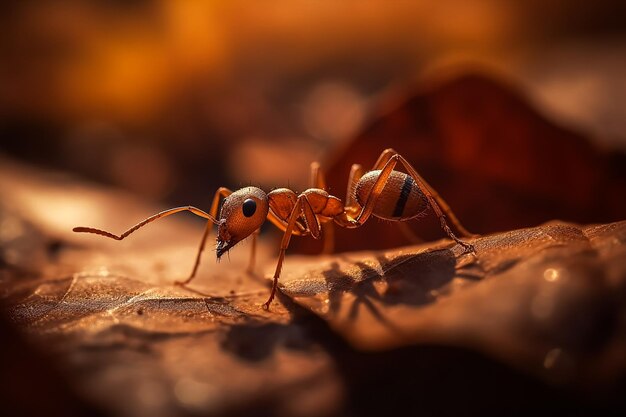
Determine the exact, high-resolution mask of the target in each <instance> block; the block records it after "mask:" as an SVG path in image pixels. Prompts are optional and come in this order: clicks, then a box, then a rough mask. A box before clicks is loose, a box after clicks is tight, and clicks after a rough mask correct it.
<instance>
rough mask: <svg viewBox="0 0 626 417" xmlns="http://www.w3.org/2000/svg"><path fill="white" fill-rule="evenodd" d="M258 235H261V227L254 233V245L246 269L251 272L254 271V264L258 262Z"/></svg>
mask: <svg viewBox="0 0 626 417" xmlns="http://www.w3.org/2000/svg"><path fill="white" fill-rule="evenodd" d="M258 235H259V229H257V230H256V231H254V232H253V233H252V246H251V248H250V259H249V261H248V268H247V269H246V272H248V273H249V274H253V273H254V264H255V263H256V239H257V236H258Z"/></svg>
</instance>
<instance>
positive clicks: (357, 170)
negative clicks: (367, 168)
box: [345, 164, 364, 211]
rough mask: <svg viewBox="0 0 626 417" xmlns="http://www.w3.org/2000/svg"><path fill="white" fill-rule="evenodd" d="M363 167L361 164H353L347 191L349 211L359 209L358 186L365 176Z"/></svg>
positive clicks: (346, 205)
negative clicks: (357, 200) (356, 191)
mask: <svg viewBox="0 0 626 417" xmlns="http://www.w3.org/2000/svg"><path fill="white" fill-rule="evenodd" d="M363 174H364V172H363V167H362V166H361V165H359V164H353V165H352V168H350V175H349V176H348V188H347V189H346V200H345V201H346V204H345V207H346V208H347V209H350V210H351V211H352V210H357V209H358V208H359V206H358V204H357V202H356V193H355V190H356V185H357V184H358V183H359V180H360V179H361V177H362V176H363Z"/></svg>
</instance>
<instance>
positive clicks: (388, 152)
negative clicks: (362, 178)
mask: <svg viewBox="0 0 626 417" xmlns="http://www.w3.org/2000/svg"><path fill="white" fill-rule="evenodd" d="M397 153H398V152H396V150H395V149H393V148H387V149H385V150H384V151H382V152H381V153H380V156H379V157H378V159H377V160H376V163H375V164H374V166H373V167H372V169H371V170H372V171H375V170H377V169H381V168H382V167H384V166H385V165H386V164H387V162H389V160H390V159H391V157H392V156H394V155H396V154H397Z"/></svg>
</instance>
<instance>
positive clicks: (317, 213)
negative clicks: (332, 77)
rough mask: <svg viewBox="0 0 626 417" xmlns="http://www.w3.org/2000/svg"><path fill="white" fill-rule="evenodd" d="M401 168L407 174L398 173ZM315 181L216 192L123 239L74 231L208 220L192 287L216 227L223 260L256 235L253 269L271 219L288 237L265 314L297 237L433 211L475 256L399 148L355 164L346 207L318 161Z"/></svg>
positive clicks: (457, 224)
mask: <svg viewBox="0 0 626 417" xmlns="http://www.w3.org/2000/svg"><path fill="white" fill-rule="evenodd" d="M398 163H400V164H401V165H402V167H403V168H404V169H405V170H406V171H407V173H404V172H400V171H395V170H394V168H395V166H396V165H397V164H398ZM311 180H312V186H313V188H309V189H308V190H306V191H304V192H302V193H300V194H299V195H298V194H296V193H295V192H294V191H292V190H290V189H288V188H278V189H275V190H272V191H270V192H269V193H265V192H264V191H263V190H261V189H260V188H257V187H244V188H241V189H239V190H237V191H234V192H233V191H231V190H229V189H228V188H224V187H221V188H219V189H218V190H217V191H216V193H215V196H214V197H213V202H212V203H211V209H210V211H209V212H208V213H206V212H204V211H202V210H200V209H198V208H195V207H192V206H184V207H177V208H172V209H169V210H165V211H162V212H160V213H158V214H155V215H154V216H151V217H148V218H147V219H145V220H143V221H141V222H140V223H138V224H136V225H135V226H133V227H131V228H130V229H128V230H127V231H125V232H124V233H122V234H121V235H115V234H113V233H110V232H107V231H104V230H99V229H94V228H91V227H75V228H74V229H73V230H74V232H80V233H95V234H98V235H101V236H106V237H109V238H112V239H115V240H122V239H124V238H126V237H127V236H128V235H130V234H131V233H133V232H135V231H136V230H137V229H139V228H141V227H143V226H145V225H147V224H148V223H151V222H153V221H155V220H157V219H160V218H162V217H166V216H169V215H171V214H175V213H179V212H181V211H189V212H191V213H193V214H195V215H197V216H200V217H203V218H205V219H207V220H208V222H207V225H206V228H205V230H204V234H203V236H202V240H201V242H200V247H199V248H198V253H197V255H196V260H195V263H194V266H193V270H192V271H191V274H190V275H189V278H187V279H186V280H185V281H176V282H175V283H176V284H177V285H187V284H189V283H190V282H191V280H192V279H193V278H194V277H195V276H196V272H197V271H198V266H199V265H200V258H201V254H202V251H203V250H204V247H205V245H206V241H207V238H208V236H209V233H210V231H211V229H212V226H213V225H214V224H216V225H217V245H216V252H217V259H219V258H220V257H221V256H222V255H223V254H224V253H226V252H228V251H229V250H230V249H231V248H232V247H233V246H235V245H236V244H237V243H239V242H240V241H242V240H243V239H245V238H246V237H248V236H250V235H252V242H253V243H252V249H251V256H250V264H249V269H251V268H252V267H253V265H254V259H255V251H256V235H257V234H258V232H259V229H260V227H261V225H262V224H263V223H264V222H265V220H269V221H270V222H271V223H272V224H273V225H274V226H276V227H277V228H278V229H280V230H281V231H283V232H284V233H283V238H282V240H281V243H280V252H279V255H278V261H277V264H276V271H275V272H274V281H273V283H272V290H271V292H270V296H269V298H268V300H267V301H266V302H265V303H264V304H263V307H264V308H265V309H268V308H269V306H270V303H271V302H272V300H273V299H274V296H275V294H276V289H277V287H278V278H279V277H280V272H281V269H282V266H283V260H284V258H285V252H286V250H287V248H288V247H289V242H290V240H291V236H293V235H296V236H311V237H313V238H314V239H319V238H320V237H321V235H322V233H321V232H322V228H323V229H324V232H325V233H326V234H327V235H328V236H327V237H328V238H330V239H327V240H326V242H331V241H332V236H333V228H332V227H333V224H336V225H338V226H340V227H345V228H348V229H353V228H357V227H360V226H362V225H363V224H364V223H365V222H366V221H367V220H368V219H369V218H370V216H372V215H373V216H375V217H378V218H381V219H386V220H392V221H398V222H404V221H407V220H411V219H414V218H417V217H420V216H421V215H423V214H424V213H425V212H426V211H427V210H428V209H429V208H432V210H433V211H434V213H435V215H436V216H437V217H438V218H439V222H440V225H441V228H442V229H443V231H444V232H445V233H446V234H447V235H448V236H449V237H450V238H451V239H452V240H454V241H455V242H456V243H458V244H459V245H461V246H462V247H463V248H464V251H465V252H473V253H475V250H474V246H473V245H471V244H470V243H467V242H466V241H464V240H461V239H459V238H458V237H457V236H456V235H455V234H454V232H453V231H452V230H451V229H450V227H449V226H448V224H447V222H446V218H447V219H448V220H449V221H450V222H451V223H452V225H454V227H455V228H456V229H457V231H458V232H459V233H460V234H461V235H463V236H464V237H471V236H473V234H471V233H470V232H468V231H467V229H465V228H464V227H463V226H462V225H461V223H460V222H459V220H458V219H457V217H456V216H455V215H454V213H453V212H452V210H451V209H450V207H449V206H448V204H446V202H445V201H444V200H443V199H442V198H441V197H440V196H439V194H437V192H436V191H435V190H434V189H433V188H432V187H431V186H430V185H428V183H427V182H426V181H425V180H424V179H423V178H422V177H421V176H420V175H419V174H418V173H417V171H416V170H415V168H413V166H412V165H411V164H410V163H409V162H408V161H407V160H406V159H405V158H404V157H403V156H402V155H400V154H398V153H397V152H396V151H395V150H393V149H386V150H384V151H383V152H382V153H381V154H380V156H379V157H378V160H377V161H376V163H375V164H374V166H373V167H372V169H371V170H370V171H368V172H365V173H364V172H363V169H362V167H361V165H358V164H354V165H352V168H351V170H350V176H349V178H348V190H347V195H346V201H345V204H344V203H342V201H341V200H340V199H339V198H337V197H335V196H332V195H330V194H328V192H326V191H325V188H326V184H325V180H324V177H323V175H322V174H321V172H320V169H319V164H318V163H316V162H314V163H312V164H311ZM222 198H224V203H223V204H222V208H221V210H220V213H219V218H217V217H216V215H217V211H218V208H219V203H220V199H222ZM325 248H326V249H328V248H329V245H328V244H325Z"/></svg>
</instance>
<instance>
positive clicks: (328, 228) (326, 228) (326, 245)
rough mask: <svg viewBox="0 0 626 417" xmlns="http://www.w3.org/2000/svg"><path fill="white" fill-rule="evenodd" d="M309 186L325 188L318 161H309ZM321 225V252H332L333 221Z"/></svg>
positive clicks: (324, 179)
mask: <svg viewBox="0 0 626 417" xmlns="http://www.w3.org/2000/svg"><path fill="white" fill-rule="evenodd" d="M311 187H313V188H320V189H322V190H326V189H327V187H326V178H325V177H324V174H323V173H322V171H321V170H320V164H319V163H318V162H312V163H311ZM321 226H322V231H323V233H322V238H323V246H322V253H324V254H328V253H333V252H334V250H335V223H333V222H325V223H322V224H321Z"/></svg>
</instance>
